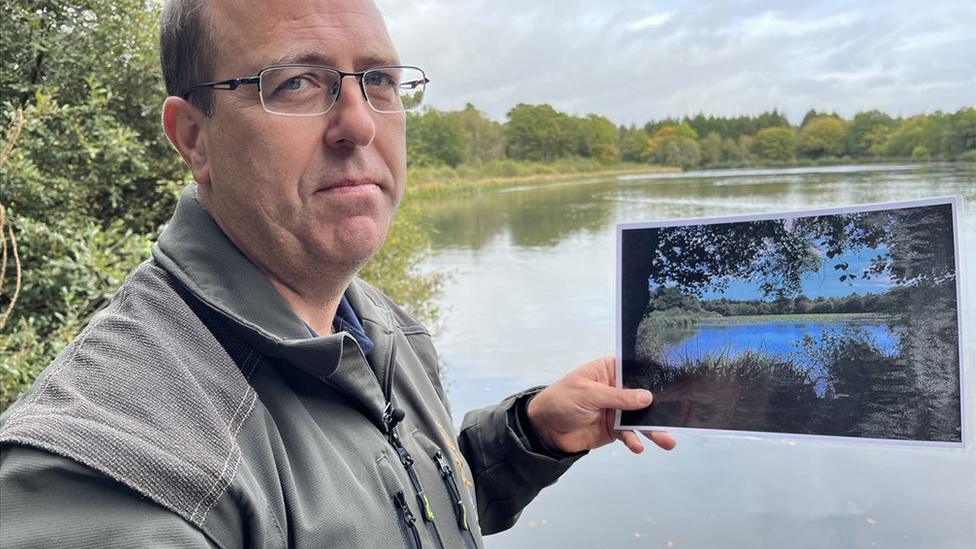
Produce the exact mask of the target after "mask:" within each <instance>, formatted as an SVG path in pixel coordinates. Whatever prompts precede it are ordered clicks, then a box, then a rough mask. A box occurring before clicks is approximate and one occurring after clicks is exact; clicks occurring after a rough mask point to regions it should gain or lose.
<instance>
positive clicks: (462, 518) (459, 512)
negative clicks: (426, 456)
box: [432, 450, 478, 549]
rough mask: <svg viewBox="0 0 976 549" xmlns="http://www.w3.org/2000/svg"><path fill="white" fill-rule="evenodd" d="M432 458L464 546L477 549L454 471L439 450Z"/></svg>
mask: <svg viewBox="0 0 976 549" xmlns="http://www.w3.org/2000/svg"><path fill="white" fill-rule="evenodd" d="M432 457H433V458H434V463H435V464H436V465H437V470H438V471H439V472H440V474H441V478H442V479H444V486H445V487H447V492H448V494H450V496H451V501H452V502H453V503H454V517H455V518H456V519H457V524H458V528H460V529H461V536H462V537H463V538H464V542H465V544H466V545H467V546H468V548H469V549H477V547H478V544H477V543H476V542H475V540H474V534H472V533H471V528H470V527H469V526H468V512H467V509H466V508H465V507H464V500H463V499H462V496H461V490H460V488H458V485H457V479H456V478H455V477H454V469H452V468H451V464H450V463H448V461H447V458H445V457H444V454H442V453H441V451H440V450H438V451H436V452H434V455H433V456H432Z"/></svg>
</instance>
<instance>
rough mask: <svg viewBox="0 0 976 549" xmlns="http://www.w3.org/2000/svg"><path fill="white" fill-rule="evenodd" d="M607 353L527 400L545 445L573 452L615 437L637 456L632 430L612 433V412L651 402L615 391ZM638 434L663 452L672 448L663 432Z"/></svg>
mask: <svg viewBox="0 0 976 549" xmlns="http://www.w3.org/2000/svg"><path fill="white" fill-rule="evenodd" d="M615 376H616V368H615V366H614V358H613V357H603V358H598V359H596V360H594V361H592V362H587V363H586V364H584V365H582V366H580V367H579V368H576V369H575V370H573V371H572V372H570V373H568V374H566V376H565V377H563V378H562V379H560V380H559V381H557V382H555V383H553V384H552V385H550V386H548V387H546V388H545V389H544V390H543V391H542V392H540V393H539V394H538V395H536V396H535V397H534V398H533V399H532V400H531V401H530V402H529V406H528V409H527V410H526V413H527V414H528V416H529V421H531V422H532V426H533V427H534V428H535V431H536V433H537V434H538V435H539V436H540V437H541V438H542V440H543V441H544V442H545V443H546V444H547V445H549V447H550V448H558V449H559V450H562V451H563V452H567V453H573V452H579V451H582V450H589V449H591V448H598V447H600V446H603V445H604V444H608V443H610V442H613V441H614V440H620V441H622V442H623V443H624V444H626V445H627V448H630V451H631V452H634V453H635V454H639V453H641V452H643V451H644V445H643V444H641V441H640V438H638V437H637V435H636V434H634V432H633V431H615V430H614V428H613V422H614V416H615V414H616V410H618V409H621V410H639V409H641V408H646V407H647V406H649V405H650V404H651V400H652V396H651V392H650V391H646V390H644V389H618V388H617V387H616V386H615V385H614V378H615ZM642 434H643V435H644V436H645V437H647V438H648V439H650V440H651V442H653V443H654V444H657V445H658V446H660V447H661V448H663V449H665V450H670V449H672V448H674V446H675V440H674V437H672V436H671V435H670V434H668V433H666V432H664V431H644V432H642Z"/></svg>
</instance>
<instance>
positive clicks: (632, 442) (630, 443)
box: [617, 431, 644, 454]
mask: <svg viewBox="0 0 976 549" xmlns="http://www.w3.org/2000/svg"><path fill="white" fill-rule="evenodd" d="M618 433H619V434H618V435H617V439H618V440H620V442H623V443H624V445H625V446H627V449H629V450H630V451H631V452H633V453H635V454H639V453H641V452H643V451H644V445H643V444H641V441H640V437H638V436H637V433H636V432H634V431H618Z"/></svg>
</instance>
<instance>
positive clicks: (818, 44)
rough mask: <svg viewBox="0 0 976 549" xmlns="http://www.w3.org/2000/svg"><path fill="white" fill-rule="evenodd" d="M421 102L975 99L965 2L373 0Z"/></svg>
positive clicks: (761, 104) (728, 110) (666, 110)
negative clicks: (426, 86)
mask: <svg viewBox="0 0 976 549" xmlns="http://www.w3.org/2000/svg"><path fill="white" fill-rule="evenodd" d="M380 8H381V9H382V10H384V12H385V13H386V14H387V15H388V24H389V26H390V32H391V35H392V36H393V39H394V42H395V43H396V44H397V46H398V48H399V49H400V53H401V57H402V58H403V59H404V61H406V62H411V63H416V64H420V65H422V66H424V67H425V68H427V69H428V72H429V73H430V74H431V78H432V80H433V83H432V85H431V91H430V104H431V105H433V106H434V107H437V108H441V109H457V108H462V107H463V106H464V104H465V103H466V102H470V103H473V104H474V105H475V106H477V107H478V108H480V109H482V110H484V111H486V112H487V113H488V114H489V115H490V116H492V117H493V118H496V119H498V120H503V119H504V117H505V113H506V112H507V111H508V110H509V109H510V108H512V107H513V106H515V105H516V104H518V103H520V102H521V103H543V102H545V103H550V104H552V105H553V106H555V107H556V108H558V109H561V110H563V111H566V112H572V113H576V114H585V113H591V112H592V113H598V114H603V115H606V116H608V117H609V118H610V119H611V120H614V121H615V122H618V123H626V124H629V123H636V124H643V123H644V122H646V121H647V120H649V119H653V118H662V117H665V116H675V115H676V116H680V115H684V114H694V113H696V112H699V111H700V112H705V113H709V114H719V115H733V114H745V113H758V112H761V111H764V110H767V109H772V108H778V109H780V110H781V111H786V112H787V113H788V114H789V115H790V116H791V117H793V118H794V119H799V118H800V117H802V116H803V113H804V112H806V111H807V110H808V109H810V108H816V109H818V110H834V111H837V112H839V113H840V114H843V115H845V116H851V115H853V114H854V113H856V112H858V111H861V110H866V109H872V108H880V109H883V110H886V111H888V112H891V113H892V114H915V113H921V112H931V111H933V110H936V109H942V110H946V111H953V110H956V109H958V108H961V107H963V106H969V105H973V104H974V102H976V101H974V99H976V93H974V91H976V87H974V84H976V56H974V55H973V54H972V52H973V51H976V33H972V32H971V31H969V26H971V25H972V23H973V22H976V3H973V2H972V1H971V0H954V1H946V2H939V3H931V4H927V5H926V6H925V9H924V11H923V10H919V7H918V5H917V4H916V3H913V2H907V1H902V0H894V1H890V2H886V3H869V2H867V1H865V0H859V1H846V2H840V1H836V2H835V1H827V2H817V3H813V4H807V3H799V2H796V3H793V4H792V5H791V4H790V3H785V2H779V1H774V0H752V1H746V0H736V1H724V2H719V1H703V2H677V1H666V2H661V1H655V2H647V1H644V0H640V1H639V0H618V1H616V2H612V3H611V2H606V3H592V2H583V1H580V0H546V1H535V0H520V1H514V0H494V1H491V2H489V1H487V0H452V1H448V0H427V1H424V2H401V1H394V0H387V1H386V2H381V4H380Z"/></svg>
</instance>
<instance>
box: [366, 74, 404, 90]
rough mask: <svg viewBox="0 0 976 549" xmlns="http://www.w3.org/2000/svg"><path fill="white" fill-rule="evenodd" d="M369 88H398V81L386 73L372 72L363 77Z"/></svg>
mask: <svg viewBox="0 0 976 549" xmlns="http://www.w3.org/2000/svg"><path fill="white" fill-rule="evenodd" d="M363 81H364V82H365V83H366V85H367V86H384V87H385V86H390V87H396V85H397V83H396V79H395V78H393V77H392V76H390V75H389V74H386V73H385V72H370V73H367V74H366V75H365V76H364V77H363Z"/></svg>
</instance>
